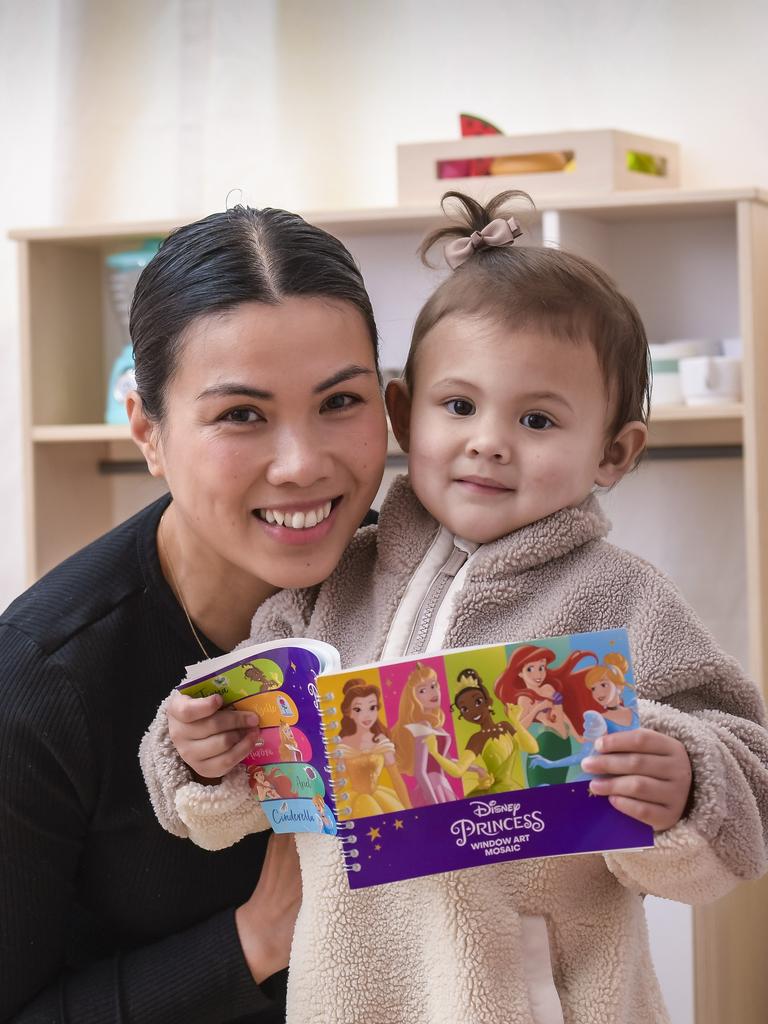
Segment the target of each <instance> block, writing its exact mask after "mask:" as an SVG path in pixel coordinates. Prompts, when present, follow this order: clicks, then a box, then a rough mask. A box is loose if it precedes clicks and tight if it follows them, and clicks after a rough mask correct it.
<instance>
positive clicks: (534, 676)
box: [520, 658, 547, 690]
mask: <svg viewBox="0 0 768 1024" xmlns="http://www.w3.org/2000/svg"><path fill="white" fill-rule="evenodd" d="M546 676H547V659H546V658H539V660H538V661H529V662H528V664H527V665H524V666H523V670H522V672H521V673H520V678H521V679H522V681H523V682H524V683H525V685H526V686H529V687H531V689H534V690H535V689H537V688H538V687H539V686H541V684H542V683H543V682H544V680H545V679H546Z"/></svg>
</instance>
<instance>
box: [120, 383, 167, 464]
mask: <svg viewBox="0 0 768 1024" xmlns="http://www.w3.org/2000/svg"><path fill="white" fill-rule="evenodd" d="M125 411H126V413H127V414H128V422H129V423H130V429H131V437H132V438H133V440H134V441H135V442H136V444H137V445H138V447H139V448H140V449H141V454H142V455H143V456H144V458H145V459H146V462H147V469H148V470H149V472H150V473H151V474H152V476H159V477H162V476H164V472H163V451H162V442H161V440H160V427H159V425H158V424H157V423H155V422H154V420H151V419H150V418H149V416H147V414H146V412H145V411H144V406H143V405H142V401H141V399H140V398H139V395H138V392H136V391H130V392H129V393H128V395H127V397H126V399H125Z"/></svg>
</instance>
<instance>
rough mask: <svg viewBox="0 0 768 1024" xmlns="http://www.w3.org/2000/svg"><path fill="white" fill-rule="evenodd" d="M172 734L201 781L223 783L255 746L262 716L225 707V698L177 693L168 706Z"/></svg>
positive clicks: (177, 746) (172, 696) (180, 751)
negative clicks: (220, 781) (222, 703)
mask: <svg viewBox="0 0 768 1024" xmlns="http://www.w3.org/2000/svg"><path fill="white" fill-rule="evenodd" d="M167 712H168V733H169V735H170V737H171V740H172V741H173V745H174V746H175V747H176V749H177V750H178V752H179V754H180V756H181V758H182V759H183V760H184V761H185V762H186V763H187V764H188V765H189V767H190V768H191V769H192V771H193V772H194V773H195V774H196V775H198V776H199V777H200V778H201V779H220V778H222V776H224V775H226V774H227V772H229V771H231V770H232V769H233V768H234V767H235V765H236V764H238V763H239V762H240V761H242V759H243V758H244V757H245V755H246V754H247V753H248V751H249V750H250V749H251V747H252V746H253V745H254V743H255V741H256V739H257V737H258V733H259V729H258V726H259V716H258V715H257V714H254V713H253V712H252V711H235V710H233V709H232V708H222V707H221V697H220V696H219V695H218V694H217V693H214V694H211V696H210V697H187V696H185V695H184V694H183V693H177V692H174V693H172V694H171V698H170V700H169V701H168V705H167Z"/></svg>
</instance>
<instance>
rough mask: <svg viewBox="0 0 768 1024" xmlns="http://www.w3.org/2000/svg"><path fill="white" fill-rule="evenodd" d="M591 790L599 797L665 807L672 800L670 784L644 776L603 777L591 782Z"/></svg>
mask: <svg viewBox="0 0 768 1024" xmlns="http://www.w3.org/2000/svg"><path fill="white" fill-rule="evenodd" d="M589 789H590V792H591V793H595V794H596V795H597V796H620V797H626V798H628V799H630V800H637V801H640V802H642V803H651V804H660V805H662V806H665V807H666V806H668V805H669V803H670V800H671V799H672V792H671V788H670V786H669V783H667V782H663V781H661V780H659V779H652V778H648V777H646V776H643V775H615V776H601V777H600V778H597V779H591V780H590V783H589Z"/></svg>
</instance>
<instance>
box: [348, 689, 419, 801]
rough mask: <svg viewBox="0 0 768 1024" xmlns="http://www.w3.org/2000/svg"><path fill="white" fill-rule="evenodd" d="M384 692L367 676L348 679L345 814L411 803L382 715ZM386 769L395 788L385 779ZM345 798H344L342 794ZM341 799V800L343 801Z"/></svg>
mask: <svg viewBox="0 0 768 1024" xmlns="http://www.w3.org/2000/svg"><path fill="white" fill-rule="evenodd" d="M380 707H381V693H380V691H379V689H378V687H377V686H374V685H373V684H371V683H366V682H365V680H363V679H348V680H347V682H346V683H345V684H344V698H343V700H342V703H341V730H340V732H339V739H340V743H339V745H338V746H337V748H336V750H337V753H338V760H337V765H338V767H339V770H340V772H341V773H342V774H343V777H344V782H343V785H341V786H340V787H339V788H340V790H342V791H343V793H346V805H347V806H346V808H343V809H342V807H341V806H340V808H339V810H340V813H341V814H342V816H343V817H349V816H350V813H351V815H352V816H354V817H355V818H362V817H367V816H369V815H371V814H384V813H386V812H388V811H403V810H405V809H406V808H409V807H410V806H411V801H410V799H409V797H408V790H407V788H406V786H405V783H404V782H403V779H402V776H401V775H400V772H399V770H398V767H397V760H396V757H395V745H394V743H393V742H392V740H391V739H390V737H389V734H388V732H387V730H386V727H385V726H384V724H383V722H382V721H381V720H380V718H379V709H380ZM385 769H386V771H387V773H388V775H389V777H390V779H391V780H392V788H390V787H389V786H385V785H383V784H382V782H381V776H382V773H383V772H384V770H385ZM342 799H343V798H342ZM340 803H341V801H340Z"/></svg>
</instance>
